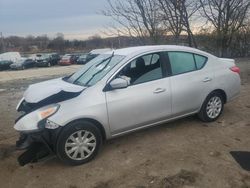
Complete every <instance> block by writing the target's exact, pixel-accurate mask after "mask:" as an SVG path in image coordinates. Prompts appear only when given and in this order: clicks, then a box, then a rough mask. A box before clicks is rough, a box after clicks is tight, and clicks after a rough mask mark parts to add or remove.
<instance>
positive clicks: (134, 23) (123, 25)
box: [103, 0, 163, 43]
mask: <svg viewBox="0 0 250 188" xmlns="http://www.w3.org/2000/svg"><path fill="white" fill-rule="evenodd" d="M107 3H108V6H109V7H108V8H107V10H104V11H103V14H104V15H105V16H109V17H111V18H112V19H113V20H114V21H115V22H116V23H115V24H114V25H113V26H112V29H113V31H115V33H118V34H122V35H125V36H132V37H136V38H139V39H141V41H142V42H143V43H145V41H146V40H147V39H148V38H150V39H151V42H153V43H157V42H158V41H159V39H160V37H161V36H162V33H163V29H162V24H161V20H160V19H159V7H158V3H157V2H156V1H155V0H127V1H124V0H107ZM109 32H110V31H109Z"/></svg>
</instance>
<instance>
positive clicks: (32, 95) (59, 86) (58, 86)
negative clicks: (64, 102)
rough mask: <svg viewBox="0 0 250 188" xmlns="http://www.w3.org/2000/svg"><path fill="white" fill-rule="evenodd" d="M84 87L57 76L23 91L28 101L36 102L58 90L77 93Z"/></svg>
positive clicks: (58, 91) (54, 93)
mask: <svg viewBox="0 0 250 188" xmlns="http://www.w3.org/2000/svg"><path fill="white" fill-rule="evenodd" d="M85 88H86V87H83V86H79V85H75V84H71V83H68V82H65V81H63V80H62V78H57V79H53V80H48V81H44V82H40V83H37V84H32V85H30V86H29V87H28V89H27V90H26V91H25V93H24V99H25V101H26V102H28V103H38V102H39V101H42V100H44V99H46V98H48V97H51V96H53V95H56V94H58V93H60V92H67V93H79V92H81V91H83V90H84V89H85Z"/></svg>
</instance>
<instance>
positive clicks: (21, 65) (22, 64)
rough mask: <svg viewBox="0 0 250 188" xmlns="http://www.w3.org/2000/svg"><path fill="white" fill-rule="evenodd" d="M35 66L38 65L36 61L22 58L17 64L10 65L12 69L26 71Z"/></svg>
mask: <svg viewBox="0 0 250 188" xmlns="http://www.w3.org/2000/svg"><path fill="white" fill-rule="evenodd" d="M35 64H36V61H35V60H33V59H27V58H21V59H19V60H17V61H16V62H15V63H12V64H11V65H10V68H11V69H22V70H24V69H27V68H31V67H34V66H35Z"/></svg>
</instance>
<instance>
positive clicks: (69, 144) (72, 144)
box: [65, 130, 96, 160]
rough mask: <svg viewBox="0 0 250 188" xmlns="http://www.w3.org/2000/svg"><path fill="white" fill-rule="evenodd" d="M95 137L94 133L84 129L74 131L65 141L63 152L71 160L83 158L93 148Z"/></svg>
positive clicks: (91, 151) (92, 150) (87, 155)
mask: <svg viewBox="0 0 250 188" xmlns="http://www.w3.org/2000/svg"><path fill="white" fill-rule="evenodd" d="M95 147H96V138H95V136H94V134H92V133H91V132H89V131H86V130H80V131H77V132H74V133H73V134H71V135H70V136H69V138H68V139H67V141H66V143H65V152H66V154H67V155H68V157H69V158H71V159H73V160H83V159H86V158H87V157H89V156H90V155H91V154H92V153H93V152H94V150H95Z"/></svg>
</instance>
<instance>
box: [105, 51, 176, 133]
mask: <svg viewBox="0 0 250 188" xmlns="http://www.w3.org/2000/svg"><path fill="white" fill-rule="evenodd" d="M164 63H165V62H164V58H163V56H162V55H161V53H152V54H146V55H143V56H141V57H138V58H136V59H135V60H133V61H131V62H129V63H128V64H127V65H126V66H125V67H123V68H122V70H121V71H120V72H119V73H118V74H117V75H116V76H115V77H121V76H126V77H129V78H130V79H131V81H130V86H129V87H127V88H124V89H116V90H111V91H107V92H106V101H107V109H108V117H109V124H110V128H111V134H112V135H115V134H119V133H121V132H125V131H128V130H131V129H136V128H139V127H143V126H145V125H149V124H152V123H155V122H158V121H161V120H164V119H166V118H168V117H170V116H171V90H170V78H169V77H166V71H165V70H164V69H165V68H164V67H165V65H164Z"/></svg>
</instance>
